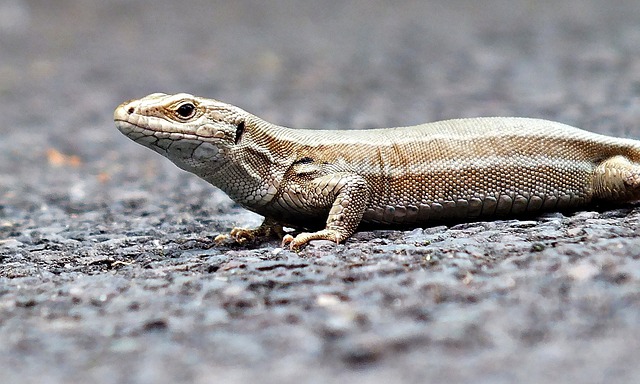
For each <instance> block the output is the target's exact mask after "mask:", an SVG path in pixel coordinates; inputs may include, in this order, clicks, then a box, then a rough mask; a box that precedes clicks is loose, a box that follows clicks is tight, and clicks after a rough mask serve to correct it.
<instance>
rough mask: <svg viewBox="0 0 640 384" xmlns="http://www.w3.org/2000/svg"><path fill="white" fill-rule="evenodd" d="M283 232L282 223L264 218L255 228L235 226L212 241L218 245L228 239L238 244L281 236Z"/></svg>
mask: <svg viewBox="0 0 640 384" xmlns="http://www.w3.org/2000/svg"><path fill="white" fill-rule="evenodd" d="M284 234H285V232H284V229H282V225H280V224H278V223H276V222H275V221H272V220H269V219H265V221H264V222H263V223H262V224H261V225H260V226H259V227H258V228H255V229H248V228H238V227H235V228H233V229H232V230H231V232H229V234H228V235H227V234H222V235H218V236H216V238H215V239H214V241H215V242H216V243H217V244H218V245H220V244H222V243H224V242H225V241H226V240H228V239H232V240H234V241H235V242H236V243H238V244H245V243H247V242H255V241H263V240H266V239H269V238H282V236H284Z"/></svg>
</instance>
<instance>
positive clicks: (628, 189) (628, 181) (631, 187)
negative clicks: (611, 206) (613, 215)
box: [593, 156, 640, 202]
mask: <svg viewBox="0 0 640 384" xmlns="http://www.w3.org/2000/svg"><path fill="white" fill-rule="evenodd" d="M593 190H594V196H595V197H596V198H598V199H602V200H608V201H620V202H624V201H636V200H640V163H636V162H632V161H630V160H629V159H628V158H626V157H624V156H614V157H611V158H608V159H606V160H605V161H603V162H602V163H600V164H599V165H598V166H597V167H596V169H595V170H594V175H593Z"/></svg>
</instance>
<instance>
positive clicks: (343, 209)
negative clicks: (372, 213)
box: [282, 173, 369, 250]
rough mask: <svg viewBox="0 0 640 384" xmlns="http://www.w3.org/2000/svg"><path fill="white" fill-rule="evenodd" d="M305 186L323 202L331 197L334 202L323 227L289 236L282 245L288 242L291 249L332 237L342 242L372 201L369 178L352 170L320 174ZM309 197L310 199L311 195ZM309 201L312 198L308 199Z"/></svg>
mask: <svg viewBox="0 0 640 384" xmlns="http://www.w3.org/2000/svg"><path fill="white" fill-rule="evenodd" d="M306 187H308V188H309V190H310V191H312V192H311V193H309V194H308V196H309V197H311V199H313V196H314V195H315V196H316V197H317V198H319V200H320V201H322V200H328V201H329V202H330V203H331V204H332V205H331V209H330V210H329V215H328V217H327V223H326V226H325V228H324V229H323V230H320V231H317V232H303V233H300V234H298V235H297V236H296V237H293V236H291V235H286V236H284V238H283V239H282V244H283V246H284V245H287V244H288V245H289V247H290V248H291V249H292V250H295V249H299V248H300V247H301V246H303V245H305V244H307V243H308V242H309V241H311V240H330V241H334V242H336V243H340V242H343V241H344V240H346V239H347V238H349V236H351V235H352V234H353V233H354V232H355V230H356V228H358V225H359V224H360V220H361V219H362V215H363V214H364V211H365V208H366V206H367V203H368V202H369V188H368V185H367V182H366V180H365V179H364V178H363V177H362V176H359V175H356V174H351V173H338V174H329V175H325V176H321V177H318V178H315V179H313V180H311V181H310V182H309V183H308V184H307V185H306ZM308 199H309V198H308ZM306 203H307V204H309V203H313V201H307V202H306Z"/></svg>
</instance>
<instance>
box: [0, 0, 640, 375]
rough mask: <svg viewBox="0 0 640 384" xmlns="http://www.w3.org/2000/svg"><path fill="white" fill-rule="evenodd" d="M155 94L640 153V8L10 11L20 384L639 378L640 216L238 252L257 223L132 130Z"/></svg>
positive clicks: (633, 4)
mask: <svg viewBox="0 0 640 384" xmlns="http://www.w3.org/2000/svg"><path fill="white" fill-rule="evenodd" d="M152 92H166V93H174V92H190V93H194V94H198V95H202V96H208V97H215V98H219V99H221V100H224V101H227V102H230V103H233V104H236V105H239V106H241V107H243V108H244V109H246V110H248V111H250V112H253V113H255V114H258V115H260V116H262V117H264V118H265V119H267V120H270V121H272V122H275V123H280V124H283V125H288V126H296V127H318V128H336V129H338V128H343V129H344V128H369V127H383V126H398V125H413V124H418V123H422V122H426V121H433V120H438V119H445V118H454V117H468V116H492V115H517V116H530V117H542V118H547V119H552V120H558V121H561V122H564V123H568V124H571V125H575V126H579V127H582V128H585V129H589V130H592V131H597V132H603V133H609V134H615V135H619V136H627V137H640V2H638V1H637V0H629V1H616V0H613V1H607V2H605V1H597V0H592V1H586V0H585V1H577V0H576V1H568V0H559V1H522V0H489V1H482V2H480V1H472V0H460V1H447V0H437V1H402V0H398V1H393V2H391V1H381V0H367V1H365V0H361V1H293V0H291V1H286V0H276V1H270V2H264V1H259V0H235V1H204V0H202V1H185V0H183V1H179V2H178V1H151V0H130V1H125V0H112V1H99V2H98V1H96V2H86V1H81V0H59V1H45V0H30V1H21V0H4V1H2V2H0V116H2V123H1V124H0V132H1V133H2V136H1V139H0V382H1V383H89V382H91V383H177V382H195V383H212V382H226V383H241V382H261V383H299V382H309V383H338V382H340V383H343V382H351V383H361V382H362V383H364V382H368V383H388V382H416V383H417V382H447V383H463V382H474V383H515V382H518V383H542V382H575V383H603V382H611V383H638V382H640V367H639V366H638V364H639V363H640V357H639V356H640V238H639V237H638V235H639V234H640V231H639V229H638V223H639V222H640V208H636V207H633V206H625V207H618V208H613V209H612V208H602V207H601V208H593V209H591V210H588V211H582V212H577V213H575V214H547V215H544V216H542V217H534V218H527V219H526V220H505V221H494V222H477V223H470V224H459V225H455V226H449V227H445V226H438V227H431V228H424V229H416V230H413V231H389V230H385V231H371V232H360V233H358V234H356V235H355V236H354V237H353V238H352V239H350V240H349V241H347V243H346V244H344V245H339V246H336V245H334V244H331V243H328V242H315V243H313V244H311V245H310V246H308V247H307V248H306V249H304V250H303V251H302V252H300V253H298V254H296V253H292V252H289V251H288V250H282V249H280V248H279V244H278V243H277V242H272V243H267V244H261V245H250V246H226V247H216V246H214V244H213V241H212V240H213V238H214V236H215V235H216V234H218V233H221V232H226V231H228V230H229V229H230V228H231V227H233V226H234V225H243V226H252V225H257V224H259V222H260V218H259V217H258V216H256V215H253V214H250V213H248V212H246V211H244V210H242V209H241V208H239V207H237V206H236V205H234V203H233V202H232V201H230V200H229V199H228V198H227V197H226V196H225V195H224V194H223V193H221V192H220V191H218V190H216V189H215V188H213V187H211V186H210V185H208V184H206V183H205V182H203V181H201V180H199V179H197V178H196V177H195V176H192V175H190V174H187V173H184V172H182V171H180V170H178V169H177V168H176V167H175V166H173V165H172V164H171V163H170V162H169V161H168V160H166V159H164V158H162V157H160V156H158V155H157V154H155V153H153V152H151V151H149V150H147V149H145V148H143V147H141V146H138V145H136V144H135V143H133V142H131V141H129V140H128V139H127V138H125V137H124V136H122V135H121V134H120V133H119V132H118V131H117V130H116V129H115V127H114V125H113V122H112V120H111V114H112V111H113V109H114V108H115V106H116V105H117V104H119V103H120V102H122V101H124V100H126V99H131V98H138V97H141V96H144V95H146V94H148V93H152Z"/></svg>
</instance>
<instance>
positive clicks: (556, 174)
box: [362, 160, 595, 225]
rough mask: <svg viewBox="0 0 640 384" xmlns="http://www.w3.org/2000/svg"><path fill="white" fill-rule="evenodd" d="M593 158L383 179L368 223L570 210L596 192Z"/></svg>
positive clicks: (462, 166) (461, 166) (459, 167)
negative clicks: (593, 183)
mask: <svg viewBox="0 0 640 384" xmlns="http://www.w3.org/2000/svg"><path fill="white" fill-rule="evenodd" d="M594 167H595V165H594V164H593V163H592V162H589V161H586V160H584V161H568V160H567V161H563V163H562V164H552V163H549V162H546V163H544V162H541V163H536V162H530V163H529V164H523V163H520V164H518V163H517V162H513V163H511V164H507V163H499V162H494V163H492V162H491V161H488V162H486V163H485V164H484V165H483V166H478V164H467V163H465V162H464V161H460V162H459V164H458V165H457V166H453V165H451V166H450V167H448V168H442V167H438V166H437V165H434V166H433V167H431V169H429V168H430V167H429V166H428V165H427V166H425V167H424V168H425V169H421V170H419V171H418V172H414V173H410V172H409V173H404V174H402V175H398V176H393V175H391V176H387V177H381V178H380V177H379V178H378V180H375V181H374V182H372V183H370V185H375V186H382V187H376V188H374V190H373V193H372V196H373V197H374V198H373V199H372V200H371V202H370V204H369V205H368V207H367V209H366V210H365V212H364V215H363V218H362V221H363V222H364V223H375V224H386V225H410V224H419V223H433V222H451V221H461V220H465V219H477V218H496V217H507V216H512V215H518V214H525V213H536V212H541V211H552V210H568V209H574V208H576V207H579V206H581V205H585V204H588V203H589V202H590V201H591V200H592V196H593V187H592V179H593V169H594Z"/></svg>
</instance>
